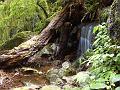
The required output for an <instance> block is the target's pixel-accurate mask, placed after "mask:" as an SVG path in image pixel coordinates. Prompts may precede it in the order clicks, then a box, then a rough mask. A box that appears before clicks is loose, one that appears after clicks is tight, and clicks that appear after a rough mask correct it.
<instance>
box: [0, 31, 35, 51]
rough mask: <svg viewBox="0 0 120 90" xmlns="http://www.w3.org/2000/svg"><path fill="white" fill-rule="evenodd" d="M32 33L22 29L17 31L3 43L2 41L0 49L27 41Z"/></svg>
mask: <svg viewBox="0 0 120 90" xmlns="http://www.w3.org/2000/svg"><path fill="white" fill-rule="evenodd" d="M33 35H34V34H33V33H32V32H31V31H23V32H19V33H17V34H16V35H15V36H13V38H11V39H10V40H7V41H6V42H5V43H3V44H2V45H1V46H0V50H10V49H12V48H14V47H17V46H18V45H20V44H21V43H22V42H25V41H27V40H28V39H30V38H31V37H32V36H33Z"/></svg>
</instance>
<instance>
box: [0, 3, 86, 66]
mask: <svg viewBox="0 0 120 90" xmlns="http://www.w3.org/2000/svg"><path fill="white" fill-rule="evenodd" d="M82 5H83V4H81V3H74V4H72V5H71V4H70V3H69V4H67V5H66V6H65V8H64V9H63V10H62V11H61V12H60V13H59V14H58V15H57V16H55V17H54V18H53V20H52V21H51V22H50V23H49V24H48V26H47V27H46V28H45V29H43V31H42V32H41V33H40V34H39V35H37V36H34V37H33V38H31V39H30V40H28V41H26V42H24V43H22V44H20V45H19V46H18V47H15V48H13V49H12V50H10V51H9V52H8V53H6V54H3V55H0V68H8V67H11V66H16V65H18V64H20V63H21V62H23V61H26V60H28V58H30V57H31V56H33V55H34V54H35V53H36V52H38V51H40V50H41V49H42V48H43V47H44V46H45V45H47V44H48V43H49V41H50V39H51V38H52V36H53V34H54V32H55V30H56V29H58V28H60V27H61V26H62V25H64V24H65V23H66V22H70V23H71V24H72V25H76V24H77V23H78V22H80V21H81V19H82V16H83V11H84V9H83V6H82ZM72 6H74V7H72ZM72 8H73V9H72ZM74 15H75V16H76V17H74ZM66 38H67V37H66ZM65 41H66V40H65ZM62 47H64V46H62Z"/></svg>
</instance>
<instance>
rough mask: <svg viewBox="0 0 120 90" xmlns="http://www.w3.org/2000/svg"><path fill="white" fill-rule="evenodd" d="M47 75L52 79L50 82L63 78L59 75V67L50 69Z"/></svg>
mask: <svg viewBox="0 0 120 90" xmlns="http://www.w3.org/2000/svg"><path fill="white" fill-rule="evenodd" d="M46 77H47V79H48V80H49V81H50V83H56V82H57V79H59V78H61V76H60V75H59V69H54V68H52V69H50V70H48V72H47V75H46Z"/></svg>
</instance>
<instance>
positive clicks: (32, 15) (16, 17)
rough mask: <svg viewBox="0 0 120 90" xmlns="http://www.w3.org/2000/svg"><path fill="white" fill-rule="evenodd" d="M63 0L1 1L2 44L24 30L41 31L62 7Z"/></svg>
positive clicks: (0, 26)
mask: <svg viewBox="0 0 120 90" xmlns="http://www.w3.org/2000/svg"><path fill="white" fill-rule="evenodd" d="M60 4H61V1H60V0H57V1H56V2H55V3H51V2H49V1H48V0H6V1H5V2H0V44H2V43H5V42H6V41H7V40H9V39H10V38H12V37H14V35H15V34H17V33H18V32H22V31H32V32H40V31H41V30H42V29H43V28H44V27H45V26H46V25H47V24H48V22H49V21H50V20H51V18H52V17H53V16H54V15H55V14H56V13H57V11H59V10H60V9H61V6H60Z"/></svg>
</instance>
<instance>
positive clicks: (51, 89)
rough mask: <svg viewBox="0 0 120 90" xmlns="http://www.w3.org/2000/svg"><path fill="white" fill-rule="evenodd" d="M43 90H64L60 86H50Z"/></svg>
mask: <svg viewBox="0 0 120 90" xmlns="http://www.w3.org/2000/svg"><path fill="white" fill-rule="evenodd" d="M41 90H62V89H61V88H60V87H58V86H54V85H48V86H44V87H42V89H41Z"/></svg>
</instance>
